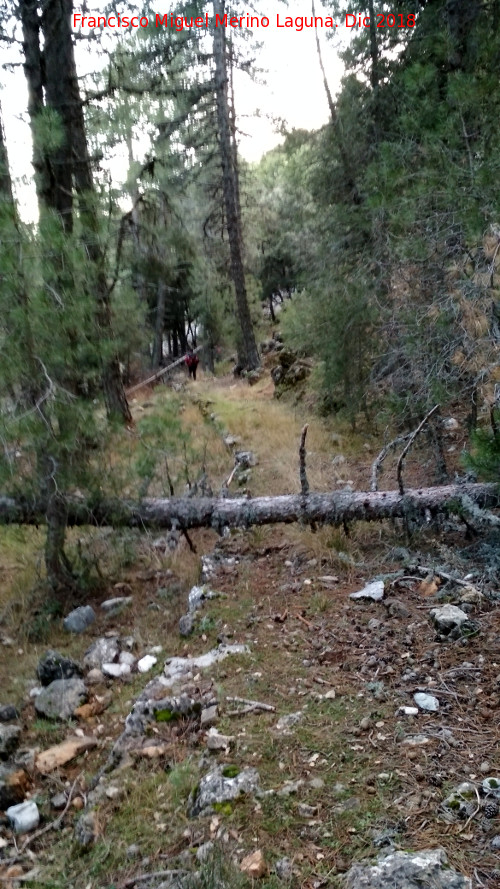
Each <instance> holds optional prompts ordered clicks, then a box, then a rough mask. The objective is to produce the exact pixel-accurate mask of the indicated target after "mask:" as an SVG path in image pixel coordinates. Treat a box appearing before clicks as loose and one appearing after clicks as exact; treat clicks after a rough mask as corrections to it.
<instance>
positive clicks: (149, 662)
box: [137, 654, 158, 673]
mask: <svg viewBox="0 0 500 889" xmlns="http://www.w3.org/2000/svg"><path fill="white" fill-rule="evenodd" d="M157 661H158V658H157V657H153V655H152V654H145V655H144V657H141V659H140V660H139V661H137V669H138V670H139V673H148V672H149V670H151V667H154V665H155V664H156V663H157Z"/></svg>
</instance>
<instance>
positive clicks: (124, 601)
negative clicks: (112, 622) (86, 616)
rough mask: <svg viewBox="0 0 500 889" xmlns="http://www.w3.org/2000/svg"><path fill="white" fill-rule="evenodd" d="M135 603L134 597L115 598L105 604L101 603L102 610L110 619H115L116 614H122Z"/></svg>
mask: <svg viewBox="0 0 500 889" xmlns="http://www.w3.org/2000/svg"><path fill="white" fill-rule="evenodd" d="M133 601H134V599H133V596H115V597H114V598H113V599H106V600H105V602H101V609H102V611H105V612H106V614H107V615H108V616H109V617H113V616H114V615H115V614H120V612H121V611H123V609H124V608H126V607H127V605H131V604H132V602H133Z"/></svg>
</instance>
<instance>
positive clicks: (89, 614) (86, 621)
mask: <svg viewBox="0 0 500 889" xmlns="http://www.w3.org/2000/svg"><path fill="white" fill-rule="evenodd" d="M95 618H96V614H95V611H94V609H93V608H92V606H91V605H80V607H79V608H75V609H74V611H71V612H70V613H69V614H68V616H67V617H65V618H64V621H63V625H64V629H65V630H67V631H68V633H83V632H84V631H85V630H86V629H87V628H88V627H90V626H91V625H92V624H93V623H94V621H95Z"/></svg>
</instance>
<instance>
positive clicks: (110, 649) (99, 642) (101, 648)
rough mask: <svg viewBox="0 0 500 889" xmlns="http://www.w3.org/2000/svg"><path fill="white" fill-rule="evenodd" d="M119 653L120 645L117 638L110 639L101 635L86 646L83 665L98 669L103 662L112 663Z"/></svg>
mask: <svg viewBox="0 0 500 889" xmlns="http://www.w3.org/2000/svg"><path fill="white" fill-rule="evenodd" d="M119 654H120V646H119V644H118V639H117V638H116V637H112V638H110V639H107V638H105V637H104V636H101V638H100V639H96V641H95V642H93V643H92V645H91V646H90V648H87V651H86V652H85V654H84V656H83V663H84V666H85V667H86V668H87V669H88V670H100V669H101V668H102V665H103V664H112V663H113V661H115V660H117V658H118V656H119Z"/></svg>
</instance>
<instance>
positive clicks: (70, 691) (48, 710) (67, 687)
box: [35, 678, 87, 719]
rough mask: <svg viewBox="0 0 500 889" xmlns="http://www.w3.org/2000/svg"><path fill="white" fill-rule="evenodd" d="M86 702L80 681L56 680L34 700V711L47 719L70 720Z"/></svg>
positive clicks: (83, 688) (83, 684) (84, 688)
mask: <svg viewBox="0 0 500 889" xmlns="http://www.w3.org/2000/svg"><path fill="white" fill-rule="evenodd" d="M86 700H87V689H86V687H85V683H84V682H83V681H82V680H81V679H76V678H73V679H56V680H55V681H54V682H51V683H50V685H48V686H47V688H44V689H43V690H42V691H41V692H40V694H39V695H38V697H36V698H35V710H36V712H37V713H38V714H39V715H40V716H45V717H46V718H47V719H70V718H71V717H72V716H73V713H74V712H75V710H76V708H77V707H79V706H80V704H83V703H85V701H86Z"/></svg>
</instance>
